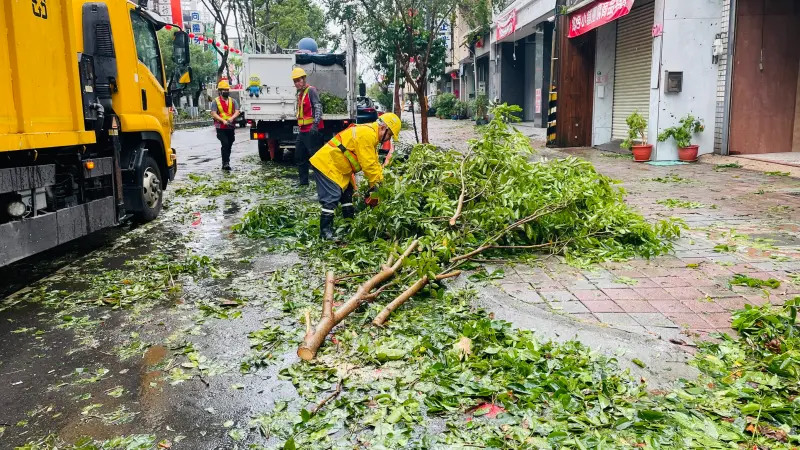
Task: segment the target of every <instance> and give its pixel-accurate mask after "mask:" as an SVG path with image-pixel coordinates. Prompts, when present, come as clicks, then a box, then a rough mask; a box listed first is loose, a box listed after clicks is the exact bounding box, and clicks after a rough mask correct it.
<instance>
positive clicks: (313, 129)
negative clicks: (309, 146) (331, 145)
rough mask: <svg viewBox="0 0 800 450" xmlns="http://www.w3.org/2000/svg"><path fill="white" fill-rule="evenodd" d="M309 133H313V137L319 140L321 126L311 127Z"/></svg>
mask: <svg viewBox="0 0 800 450" xmlns="http://www.w3.org/2000/svg"><path fill="white" fill-rule="evenodd" d="M309 133H311V137H313V138H318V137H319V124H316V123H315V124H314V125H311V130H310V131H309Z"/></svg>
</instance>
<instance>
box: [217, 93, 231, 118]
mask: <svg viewBox="0 0 800 450" xmlns="http://www.w3.org/2000/svg"><path fill="white" fill-rule="evenodd" d="M226 103H227V104H228V105H227V106H228V110H227V111H225V108H224V107H223V106H222V99H221V98H220V97H217V114H219V116H220V117H222V119H223V120H230V118H231V117H233V99H231V98H228V101H227V102H226Z"/></svg>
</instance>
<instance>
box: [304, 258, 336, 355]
mask: <svg viewBox="0 0 800 450" xmlns="http://www.w3.org/2000/svg"><path fill="white" fill-rule="evenodd" d="M335 287H336V278H335V275H334V273H333V272H332V271H329V272H328V273H326V274H325V293H324V294H323V296H322V317H321V318H320V319H319V323H318V324H317V327H316V329H314V328H312V327H311V312H310V311H308V310H306V335H305V337H304V338H303V343H302V344H301V345H300V347H299V348H298V349H297V356H299V357H300V358H302V359H304V360H306V361H308V360H310V359H312V358H313V357H314V355H316V354H317V349H319V346H320V345H322V341H323V340H325V337H326V336H327V335H328V333H330V331H331V329H332V328H333V327H334V325H335V323H333V292H334V289H335ZM323 329H325V330H327V331H325V333H324V334H323V333H320V331H321V330H323Z"/></svg>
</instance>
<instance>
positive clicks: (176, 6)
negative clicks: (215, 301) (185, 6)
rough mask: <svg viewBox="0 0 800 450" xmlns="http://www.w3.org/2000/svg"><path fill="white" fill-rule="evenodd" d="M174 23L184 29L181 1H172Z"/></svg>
mask: <svg viewBox="0 0 800 450" xmlns="http://www.w3.org/2000/svg"><path fill="white" fill-rule="evenodd" d="M170 4H171V5H172V23H174V24H175V25H177V26H179V27H181V28H183V13H182V12H181V0H171V2H170Z"/></svg>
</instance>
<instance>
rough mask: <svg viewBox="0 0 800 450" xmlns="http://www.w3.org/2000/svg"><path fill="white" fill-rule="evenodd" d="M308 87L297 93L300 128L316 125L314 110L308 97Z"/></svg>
mask: <svg viewBox="0 0 800 450" xmlns="http://www.w3.org/2000/svg"><path fill="white" fill-rule="evenodd" d="M309 88H311V86H306V88H305V89H303V91H302V92H297V124H298V125H300V126H303V125H311V124H313V123H314V108H313V107H312V106H311V99H310V98H309V97H308V89H309Z"/></svg>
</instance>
